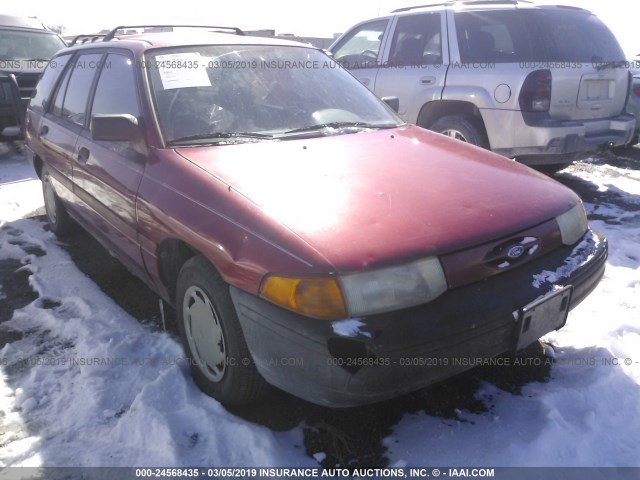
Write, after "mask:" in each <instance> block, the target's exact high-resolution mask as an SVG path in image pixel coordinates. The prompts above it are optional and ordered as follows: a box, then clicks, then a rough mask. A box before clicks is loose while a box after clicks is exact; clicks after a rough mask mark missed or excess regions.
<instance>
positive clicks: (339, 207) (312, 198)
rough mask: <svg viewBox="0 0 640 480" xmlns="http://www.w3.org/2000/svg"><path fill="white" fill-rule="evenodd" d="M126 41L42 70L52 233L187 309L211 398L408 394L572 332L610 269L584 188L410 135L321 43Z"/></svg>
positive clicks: (191, 340)
mask: <svg viewBox="0 0 640 480" xmlns="http://www.w3.org/2000/svg"><path fill="white" fill-rule="evenodd" d="M127 28H128V27H127ZM121 30H122V27H120V29H116V30H114V31H113V32H112V33H110V34H109V35H107V36H106V37H105V38H104V39H103V40H102V41H97V42H94V43H90V44H84V45H79V46H72V47H71V48H67V49H65V50H63V51H61V52H60V53H59V54H57V55H56V56H55V58H54V59H53V60H52V61H51V63H50V65H49V67H48V68H47V69H46V71H45V73H44V76H43V77H42V79H41V81H40V83H39V85H38V87H37V91H36V93H35V95H34V97H33V98H32V100H31V103H30V106H29V109H28V114H27V119H26V144H27V152H28V155H29V157H30V159H31V161H32V163H33V165H34V168H35V170H36V172H37V173H38V175H39V177H40V178H41V179H42V183H43V191H44V198H45V207H46V212H47V216H48V220H49V223H50V225H51V228H52V230H53V231H54V232H55V233H57V234H64V233H67V232H68V231H69V229H70V227H71V226H72V223H74V222H73V221H75V222H77V223H79V224H80V225H81V226H83V227H84V228H85V229H86V230H88V231H89V232H90V233H91V234H92V235H94V236H95V237H96V238H97V239H98V240H99V241H100V242H101V243H102V244H104V245H105V247H106V248H107V249H108V250H109V251H110V252H112V254H114V255H116V256H117V257H118V258H119V259H121V261H122V262H123V263H124V264H125V265H126V266H127V267H128V268H129V269H130V270H131V271H132V272H134V273H135V274H136V275H137V276H139V277H140V278H141V279H143V280H144V281H145V282H146V283H147V284H148V285H149V286H150V287H151V288H152V289H154V290H155V291H156V292H158V294H159V295H160V296H161V297H162V298H163V299H164V300H165V301H166V302H169V303H170V304H172V305H174V306H175V308H176V311H177V317H178V325H179V328H180V332H181V334H182V338H183V343H184V348H185V351H186V354H187V356H188V357H189V359H190V360H191V362H190V363H191V365H192V373H193V376H194V379H195V381H196V382H197V384H198V385H199V386H200V387H201V388H202V390H203V391H204V392H206V393H207V394H209V395H211V396H213V397H215V398H217V399H218V400H220V401H221V402H223V403H226V404H240V403H246V402H249V401H252V400H254V399H256V398H257V397H259V395H260V394H261V393H262V392H263V391H264V390H265V387H266V386H267V385H268V384H271V385H275V386H276V387H279V388H281V389H283V390H286V391H287V392H290V393H292V394H294V395H297V396H299V397H302V398H304V399H306V400H308V401H311V402H314V403H317V404H321V405H330V406H337V407H344V406H352V405H358V404H366V403H371V402H376V401H380V400H384V399H388V398H391V397H395V396H399V395H401V394H404V393H407V392H411V391H414V390H416V389H419V388H421V387H424V386H426V385H428V384H431V383H434V382H436V381H439V380H442V379H444V378H446V377H450V376H452V375H454V374H456V373H458V372H461V371H463V370H465V369H468V368H470V366H472V365H473V361H475V359H478V358H492V357H494V356H496V355H499V354H502V353H505V352H514V351H517V350H520V349H522V348H524V347H526V346H528V345H530V344H532V343H533V342H535V341H536V340H537V339H538V338H539V337H540V336H542V335H544V334H546V333H548V332H550V331H552V330H555V329H558V328H561V327H562V326H563V325H564V323H565V321H566V317H567V312H568V311H569V310H570V309H571V308H573V307H574V306H575V305H577V304H578V303H579V302H580V301H582V300H583V299H584V298H585V296H586V295H588V293H589V292H590V291H591V290H592V289H593V288H594V287H595V286H596V285H597V283H598V281H599V280H600V278H601V277H602V275H603V272H604V268H605V260H606V256H607V243H606V240H605V239H604V238H603V237H602V236H600V235H598V234H597V233H594V232H592V231H591V230H590V229H589V228H588V226H587V219H586V215H585V211H584V208H583V205H582V202H581V201H580V199H579V198H578V196H577V195H576V194H575V193H573V192H572V191H571V190H569V189H568V188H565V187H564V186H562V185H560V184H559V183H557V182H556V181H554V180H552V179H550V178H548V177H546V176H544V175H542V174H540V173H537V172H535V171H533V170H531V169H529V168H528V167H525V166H523V165H520V164H517V163H515V162H513V161H510V160H506V159H504V158H503V157H500V156H498V155H495V154H493V153H491V152H487V151H485V150H482V149H480V148H477V147H474V146H471V145H468V144H464V143H462V142H456V141H455V140H452V139H450V138H447V137H445V136H443V135H440V134H436V133H432V132H429V131H427V130H424V129H422V128H418V127H415V126H411V125H407V124H405V123H403V122H402V121H401V120H399V118H398V117H397V116H396V115H395V113H394V112H393V111H392V109H391V108H390V107H389V106H388V105H387V104H385V103H383V102H382V101H380V100H378V99H377V98H376V97H375V96H374V95H373V94H372V93H371V92H369V91H368V90H367V89H366V88H365V87H364V86H362V85H361V84H360V83H359V82H358V81H357V80H356V79H355V78H354V77H352V76H351V75H350V74H349V73H348V72H347V71H345V70H343V69H342V68H340V67H339V66H338V65H337V64H336V63H335V62H334V61H333V60H332V59H331V58H330V57H328V56H327V55H325V54H324V53H323V52H322V51H321V50H318V49H315V48H312V47H309V46H306V45H302V44H298V43H294V42H288V41H284V40H278V39H264V38H251V37H247V36H243V35H241V33H242V32H240V31H237V30H233V29H232V30H228V31H226V30H224V29H222V28H217V27H211V28H209V29H208V30H209V31H205V32H200V33H197V32H196V31H194V30H191V31H186V32H182V33H180V32H178V31H174V32H167V33H141V34H130V35H117V36H116V34H117V32H118V31H121ZM205 30H206V29H205ZM388 103H389V104H393V103H394V102H393V99H388Z"/></svg>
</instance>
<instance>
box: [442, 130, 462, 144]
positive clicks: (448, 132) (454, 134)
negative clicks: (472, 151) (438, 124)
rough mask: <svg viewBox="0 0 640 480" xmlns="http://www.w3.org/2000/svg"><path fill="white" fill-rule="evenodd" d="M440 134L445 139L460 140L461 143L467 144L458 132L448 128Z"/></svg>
mask: <svg viewBox="0 0 640 480" xmlns="http://www.w3.org/2000/svg"><path fill="white" fill-rule="evenodd" d="M442 134H443V135H446V136H447V137H451V138H455V139H456V140H460V141H461V142H468V140H467V137H465V136H464V135H463V134H462V132H461V131H460V130H456V129H454V128H449V129H448V130H445V131H443V132H442Z"/></svg>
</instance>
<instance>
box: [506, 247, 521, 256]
mask: <svg viewBox="0 0 640 480" xmlns="http://www.w3.org/2000/svg"><path fill="white" fill-rule="evenodd" d="M523 254H524V247H523V246H522V245H516V246H515V247H511V248H510V249H509V251H508V252H507V257H509V258H512V259H516V258H520V257H521V256H522V255H523Z"/></svg>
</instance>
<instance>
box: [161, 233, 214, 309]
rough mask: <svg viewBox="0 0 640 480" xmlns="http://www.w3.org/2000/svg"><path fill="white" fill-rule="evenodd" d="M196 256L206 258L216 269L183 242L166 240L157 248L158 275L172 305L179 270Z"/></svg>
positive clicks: (193, 248)
mask: <svg viewBox="0 0 640 480" xmlns="http://www.w3.org/2000/svg"><path fill="white" fill-rule="evenodd" d="M198 255H201V256H202V257H204V258H207V260H208V261H209V263H211V265H212V266H213V268H216V266H215V265H213V263H212V262H211V260H209V259H208V257H207V256H206V255H204V254H203V253H202V252H200V251H199V250H198V249H196V248H195V247H193V246H192V245H190V244H188V243H187V242H185V241H183V240H179V239H176V238H168V239H165V240H163V241H162V242H161V243H160V245H159V246H158V249H157V257H156V258H157V268H158V274H159V276H160V281H161V282H162V284H163V286H164V287H165V289H166V291H167V294H168V296H169V299H170V301H171V303H172V304H173V303H174V301H175V296H176V286H177V284H178V276H179V275H180V269H181V268H182V266H183V265H184V264H185V263H186V262H187V261H188V260H190V259H191V258H193V257H195V256H198ZM216 270H217V268H216Z"/></svg>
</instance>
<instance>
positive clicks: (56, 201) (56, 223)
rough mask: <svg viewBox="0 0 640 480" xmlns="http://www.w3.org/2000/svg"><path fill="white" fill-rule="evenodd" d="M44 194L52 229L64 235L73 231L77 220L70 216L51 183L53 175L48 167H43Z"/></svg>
mask: <svg viewBox="0 0 640 480" xmlns="http://www.w3.org/2000/svg"><path fill="white" fill-rule="evenodd" d="M41 178H42V196H43V197H44V209H45V212H46V214H47V220H48V221H49V227H50V228H51V231H52V232H53V233H55V234H56V235H57V236H59V237H62V236H65V235H69V234H70V233H73V231H74V230H75V222H74V221H73V219H72V218H71V217H70V216H69V213H68V212H67V209H66V208H65V206H64V204H63V203H62V201H61V200H60V198H59V197H58V194H57V193H56V191H55V189H54V188H53V185H52V183H51V176H50V175H49V171H48V170H47V167H42V177H41Z"/></svg>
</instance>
